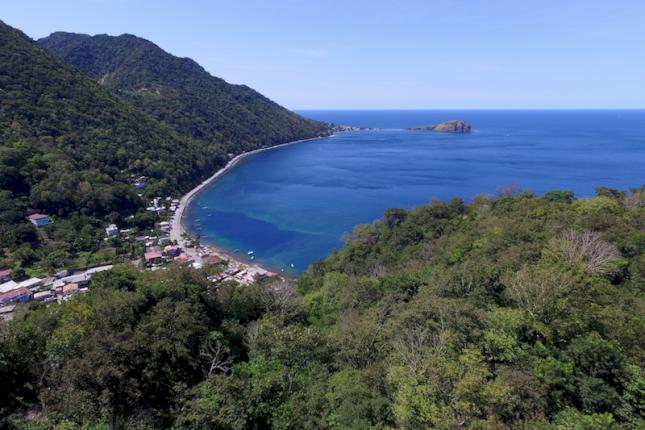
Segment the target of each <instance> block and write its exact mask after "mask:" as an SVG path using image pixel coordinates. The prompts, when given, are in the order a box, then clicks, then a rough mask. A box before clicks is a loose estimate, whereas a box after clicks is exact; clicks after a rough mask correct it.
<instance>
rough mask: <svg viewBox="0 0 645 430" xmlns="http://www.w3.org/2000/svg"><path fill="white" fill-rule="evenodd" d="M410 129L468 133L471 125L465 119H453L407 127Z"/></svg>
mask: <svg viewBox="0 0 645 430" xmlns="http://www.w3.org/2000/svg"><path fill="white" fill-rule="evenodd" d="M408 130H412V131H438V132H441V133H470V132H471V127H470V124H468V123H467V122H466V121H462V120H460V119H454V120H452V121H446V122H442V123H439V124H435V125H426V126H421V127H413V128H408Z"/></svg>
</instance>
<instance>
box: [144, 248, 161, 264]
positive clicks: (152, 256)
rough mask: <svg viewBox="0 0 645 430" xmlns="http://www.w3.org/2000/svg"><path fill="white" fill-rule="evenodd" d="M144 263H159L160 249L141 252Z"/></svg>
mask: <svg viewBox="0 0 645 430" xmlns="http://www.w3.org/2000/svg"><path fill="white" fill-rule="evenodd" d="M143 258H145V260H146V263H151V264H157V263H161V251H150V252H146V253H145V254H143Z"/></svg>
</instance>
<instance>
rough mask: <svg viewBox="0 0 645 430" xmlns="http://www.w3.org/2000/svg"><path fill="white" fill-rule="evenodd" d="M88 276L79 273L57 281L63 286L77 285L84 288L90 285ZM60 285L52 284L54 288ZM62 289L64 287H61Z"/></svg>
mask: <svg viewBox="0 0 645 430" xmlns="http://www.w3.org/2000/svg"><path fill="white" fill-rule="evenodd" d="M90 277H91V276H90V275H88V274H87V273H79V274H78V275H71V276H66V277H65V278H61V279H60V280H59V281H60V282H62V283H63V285H65V284H77V285H81V286H85V285H87V284H89V283H90ZM59 285H60V284H59V283H57V282H54V286H55V287H56V286H59ZM63 288H64V287H63Z"/></svg>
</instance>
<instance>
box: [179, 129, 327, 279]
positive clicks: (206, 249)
mask: <svg viewBox="0 0 645 430" xmlns="http://www.w3.org/2000/svg"><path fill="white" fill-rule="evenodd" d="M331 136H333V134H331V135H329V136H321V137H312V138H309V139H300V140H294V141H292V142H286V143H281V144H279V145H275V146H270V147H267V148H258V149H254V150H252V151H247V152H243V153H241V154H238V155H236V156H235V157H233V158H232V159H230V160H229V161H228V163H226V165H225V166H224V167H222V168H221V169H219V170H218V171H216V172H215V173H214V174H213V175H212V176H210V177H208V178H207V179H205V180H204V181H203V182H202V183H200V184H199V185H197V186H196V187H195V188H193V189H192V190H190V191H189V192H187V193H186V194H184V195H183V196H182V197H181V199H180V200H179V205H178V206H177V210H176V211H175V213H174V214H173V216H172V218H171V220H170V233H169V236H170V240H172V241H176V242H177V243H178V244H182V243H183V241H184V235H188V236H191V237H192V234H191V233H190V231H189V230H188V228H187V227H186V225H185V222H184V215H185V210H186V208H187V207H188V206H189V205H190V204H191V203H192V201H193V200H194V199H195V197H197V195H198V194H199V193H200V192H201V191H203V190H204V188H206V187H207V186H208V185H211V184H212V183H214V182H216V181H217V180H218V179H220V178H221V177H222V176H224V175H225V174H226V173H228V172H229V170H231V169H232V168H233V167H235V166H236V165H237V164H238V163H239V162H240V161H242V160H243V159H245V158H246V157H248V156H251V155H255V154H258V153H260V152H264V151H270V150H272V149H276V148H282V147H285V146H289V145H296V144H298V143H305V142H310V141H313V140H318V139H324V138H327V137H331ZM182 248H183V247H182ZM184 252H185V253H186V254H188V255H190V256H191V257H193V258H194V259H195V261H196V262H199V263H202V257H203V256H205V255H207V254H208V255H216V256H218V257H220V258H224V259H227V260H229V261H230V262H234V263H236V264H237V265H243V266H248V267H254V268H258V269H262V270H267V269H266V268H265V267H262V266H261V265H260V264H256V263H250V262H248V261H246V260H245V259H243V258H241V257H240V256H237V255H235V254H234V253H232V252H229V251H226V250H225V249H223V248H221V247H218V246H216V245H213V244H210V243H209V244H200V246H199V248H186V249H184ZM279 275H280V276H285V277H292V276H289V275H285V274H283V273H279Z"/></svg>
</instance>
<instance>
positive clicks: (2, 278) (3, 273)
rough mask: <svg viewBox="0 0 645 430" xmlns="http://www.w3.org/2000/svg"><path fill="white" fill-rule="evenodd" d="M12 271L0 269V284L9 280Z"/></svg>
mask: <svg viewBox="0 0 645 430" xmlns="http://www.w3.org/2000/svg"><path fill="white" fill-rule="evenodd" d="M12 273H13V270H11V269H4V270H0V284H1V283H3V282H7V281H11V274H12Z"/></svg>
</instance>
